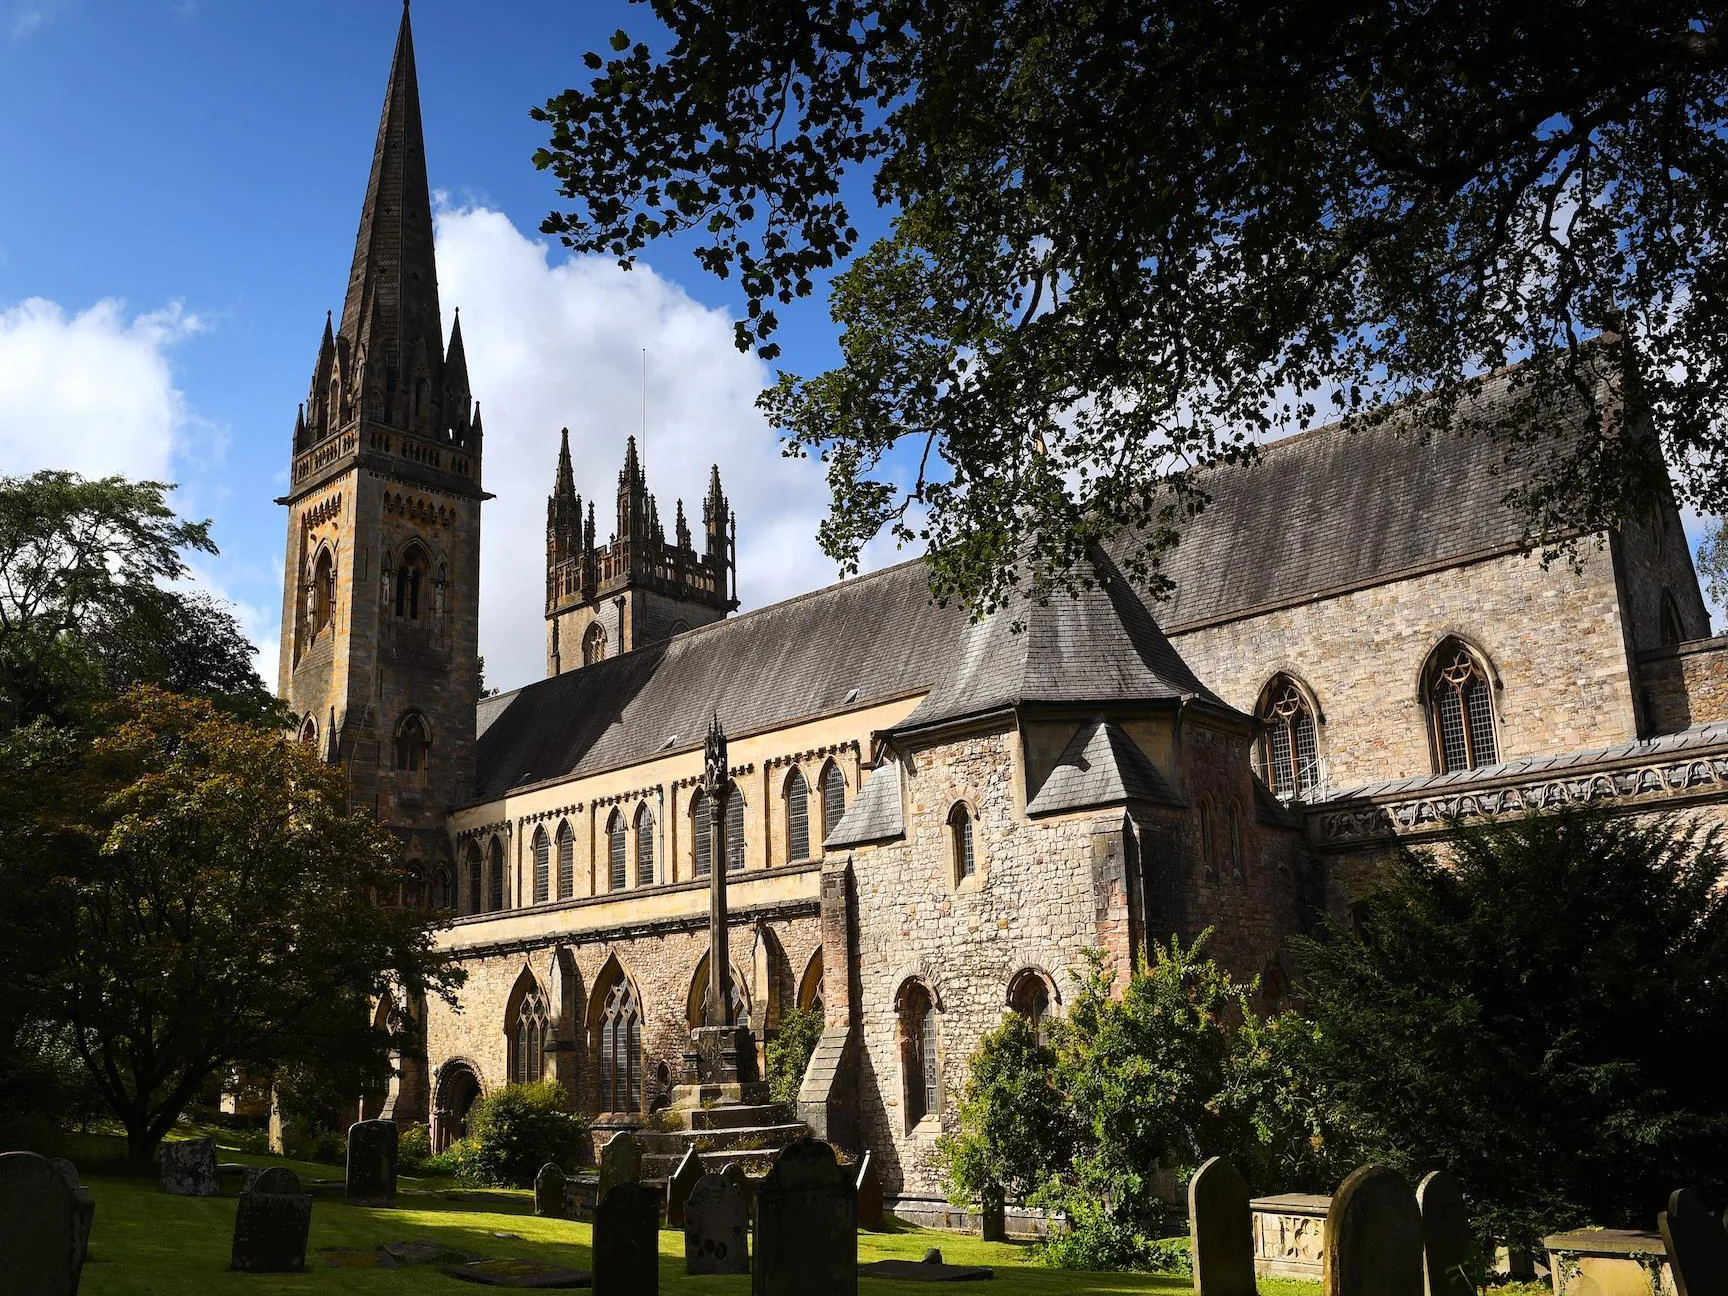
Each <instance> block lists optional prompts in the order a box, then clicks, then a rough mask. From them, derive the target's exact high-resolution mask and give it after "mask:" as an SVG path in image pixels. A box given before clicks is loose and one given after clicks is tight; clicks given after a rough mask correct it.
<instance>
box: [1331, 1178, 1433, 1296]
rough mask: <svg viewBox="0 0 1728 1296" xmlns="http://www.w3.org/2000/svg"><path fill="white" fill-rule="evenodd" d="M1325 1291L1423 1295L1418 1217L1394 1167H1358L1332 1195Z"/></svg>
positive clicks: (1347, 1295)
mask: <svg viewBox="0 0 1728 1296" xmlns="http://www.w3.org/2000/svg"><path fill="white" fill-rule="evenodd" d="M1326 1296H1422V1216H1421V1214H1420V1213H1419V1212H1418V1211H1417V1209H1416V1194H1415V1193H1413V1192H1411V1191H1410V1185H1409V1184H1408V1183H1407V1182H1405V1179H1404V1176H1403V1175H1401V1174H1399V1173H1398V1172H1397V1171H1396V1170H1389V1169H1387V1168H1386V1167H1385V1166H1373V1165H1370V1166H1358V1167H1357V1168H1356V1169H1355V1170H1352V1171H1351V1172H1350V1175H1349V1177H1348V1178H1346V1179H1345V1180H1344V1182H1343V1183H1342V1184H1340V1185H1339V1187H1338V1191H1337V1192H1336V1193H1334V1194H1333V1195H1332V1206H1331V1209H1330V1210H1328V1211H1327V1212H1326Z"/></svg>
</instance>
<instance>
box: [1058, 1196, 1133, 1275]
mask: <svg viewBox="0 0 1728 1296" xmlns="http://www.w3.org/2000/svg"><path fill="white" fill-rule="evenodd" d="M1152 1246H1153V1244H1152V1241H1151V1239H1149V1238H1148V1237H1147V1236H1146V1235H1145V1234H1144V1233H1142V1232H1141V1231H1140V1230H1139V1229H1138V1228H1136V1227H1135V1226H1134V1225H1133V1224H1132V1223H1131V1222H1130V1221H1128V1220H1127V1219H1125V1218H1124V1217H1123V1216H1122V1215H1121V1214H1119V1213H1117V1212H1115V1211H1111V1210H1109V1209H1107V1208H1106V1207H1104V1206H1103V1205H1101V1204H1099V1203H1095V1202H1094V1203H1077V1204H1076V1207H1075V1209H1074V1211H1073V1212H1071V1213H1070V1214H1069V1216H1068V1230H1067V1231H1066V1232H1064V1233H1052V1234H1051V1235H1050V1236H1049V1237H1048V1238H1046V1239H1044V1241H1043V1242H1041V1243H1039V1244H1038V1250H1037V1255H1038V1259H1039V1260H1040V1261H1042V1262H1043V1263H1044V1264H1047V1265H1049V1266H1050V1267H1051V1268H1053V1269H1081V1270H1089V1271H1094V1272H1097V1271H1103V1270H1111V1269H1147V1268H1150V1267H1151V1264H1152Z"/></svg>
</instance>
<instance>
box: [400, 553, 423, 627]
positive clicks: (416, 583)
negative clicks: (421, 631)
mask: <svg viewBox="0 0 1728 1296" xmlns="http://www.w3.org/2000/svg"><path fill="white" fill-rule="evenodd" d="M431 565H432V564H431V562H430V560H429V559H428V558H427V557H426V551H425V550H424V549H422V548H421V547H420V545H419V544H418V543H415V544H411V545H409V546H408V547H407V548H406V549H404V550H403V551H402V561H401V562H399V563H398V564H397V565H396V615H397V616H399V617H404V618H406V619H407V620H409V621H418V620H419V619H420V597H421V592H422V591H421V587H422V586H423V585H424V584H425V583H426V571H427V569H428V568H429V567H431Z"/></svg>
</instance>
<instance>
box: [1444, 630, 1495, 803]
mask: <svg viewBox="0 0 1728 1296" xmlns="http://www.w3.org/2000/svg"><path fill="white" fill-rule="evenodd" d="M1427 693H1428V711H1429V727H1430V731H1431V736H1432V741H1433V745H1434V756H1435V763H1436V764H1437V765H1438V766H1439V769H1440V772H1441V773H1442V774H1450V773H1452V772H1453V771H1454V770H1467V769H1476V768H1477V767H1478V766H1482V765H1492V764H1494V762H1495V761H1496V760H1497V759H1498V753H1497V748H1496V743H1495V739H1494V696H1493V694H1494V686H1493V684H1492V682H1491V681H1490V679H1489V676H1488V671H1487V669H1486V667H1485V666H1484V665H1483V663H1482V662H1481V661H1479V660H1478V659H1477V656H1476V654H1475V653H1474V652H1472V651H1471V650H1470V648H1469V647H1468V646H1466V645H1465V644H1463V643H1461V642H1460V641H1458V640H1457V639H1448V640H1446V641H1445V642H1443V643H1442V644H1441V645H1440V646H1439V647H1438V648H1436V649H1435V650H1434V653H1433V655H1432V656H1431V657H1430V659H1429V668H1428V674H1427Z"/></svg>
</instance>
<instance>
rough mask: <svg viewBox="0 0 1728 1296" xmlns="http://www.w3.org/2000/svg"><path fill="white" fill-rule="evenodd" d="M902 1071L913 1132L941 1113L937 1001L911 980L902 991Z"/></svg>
mask: <svg viewBox="0 0 1728 1296" xmlns="http://www.w3.org/2000/svg"><path fill="white" fill-rule="evenodd" d="M899 1017H900V1072H901V1077H902V1080H903V1083H904V1086H905V1093H904V1098H905V1103H906V1126H907V1128H908V1129H910V1128H911V1127H912V1126H914V1125H916V1124H917V1123H918V1122H919V1121H921V1120H923V1119H924V1118H925V1117H926V1116H929V1115H932V1114H934V1113H936V1112H938V1111H940V1110H941V1097H940V1094H939V1092H938V1089H939V1086H938V1084H937V1052H936V1001H935V998H934V997H933V996H932V995H931V993H930V990H929V987H927V986H926V985H924V984H923V983H922V982H920V981H909V982H907V983H906V985H905V987H904V988H903V989H902V990H901V991H900V1012H899Z"/></svg>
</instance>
